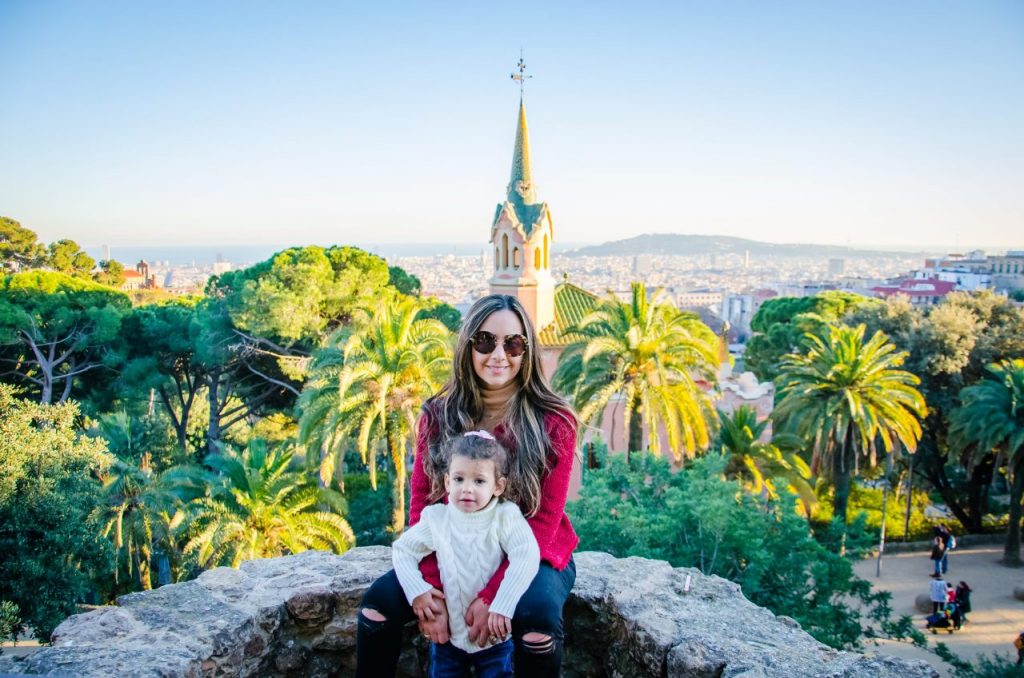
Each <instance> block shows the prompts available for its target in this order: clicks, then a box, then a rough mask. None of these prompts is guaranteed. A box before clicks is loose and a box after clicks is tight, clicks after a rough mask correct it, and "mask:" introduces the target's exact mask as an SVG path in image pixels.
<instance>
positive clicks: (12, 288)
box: [0, 271, 131, 403]
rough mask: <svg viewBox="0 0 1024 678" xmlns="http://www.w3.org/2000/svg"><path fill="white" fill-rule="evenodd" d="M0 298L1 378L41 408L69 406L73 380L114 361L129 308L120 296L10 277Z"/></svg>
mask: <svg viewBox="0 0 1024 678" xmlns="http://www.w3.org/2000/svg"><path fill="white" fill-rule="evenodd" d="M0 293H2V294H0V365H2V366H3V368H4V372H3V374H5V375H7V376H8V377H13V378H14V379H15V380H17V381H20V382H21V383H23V384H25V385H26V386H28V387H29V388H30V389H31V390H32V391H33V392H34V393H37V394H38V397H39V400H40V401H41V402H43V403H49V402H51V401H52V400H54V399H56V400H58V402H63V401H65V400H67V398H68V397H69V396H70V395H71V392H72V387H73V384H74V382H75V379H76V378H78V377H79V376H80V375H83V374H85V373H86V372H89V371H91V370H96V369H99V368H102V367H104V366H105V365H109V364H111V362H113V361H115V360H116V359H117V356H116V355H115V354H114V352H113V350H112V349H113V347H114V343H115V339H116V338H117V336H118V332H119V330H120V327H121V321H122V319H123V317H124V315H125V314H126V313H127V312H128V310H129V308H130V306H131V302H130V301H129V299H128V297H126V296H125V295H124V294H121V293H120V292H117V291H115V290H112V289H110V288H109V287H105V286H103V285H99V284H97V283H93V282H90V281H87V280H82V279H79V278H72V277H70V276H67V275H64V274H62V273H54V272H49V271H26V272H23V273H16V274H14V275H9V276H7V277H6V278H5V279H4V280H3V282H2V284H0ZM57 389H60V390H59V391H58V390H57Z"/></svg>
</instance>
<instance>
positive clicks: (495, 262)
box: [494, 246, 499, 271]
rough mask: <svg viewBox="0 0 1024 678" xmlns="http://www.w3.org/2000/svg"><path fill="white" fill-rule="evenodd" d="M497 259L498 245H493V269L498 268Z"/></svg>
mask: <svg viewBox="0 0 1024 678" xmlns="http://www.w3.org/2000/svg"><path fill="white" fill-rule="evenodd" d="M498 261H499V259H498V247H497V246H495V247H494V270H495V271H497V270H498Z"/></svg>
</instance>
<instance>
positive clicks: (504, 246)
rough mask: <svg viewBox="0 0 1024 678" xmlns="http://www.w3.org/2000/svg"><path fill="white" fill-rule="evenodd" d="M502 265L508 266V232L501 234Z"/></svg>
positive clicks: (503, 266)
mask: <svg viewBox="0 0 1024 678" xmlns="http://www.w3.org/2000/svg"><path fill="white" fill-rule="evenodd" d="M501 267H502V268H508V233H506V234H504V235H503V236H501Z"/></svg>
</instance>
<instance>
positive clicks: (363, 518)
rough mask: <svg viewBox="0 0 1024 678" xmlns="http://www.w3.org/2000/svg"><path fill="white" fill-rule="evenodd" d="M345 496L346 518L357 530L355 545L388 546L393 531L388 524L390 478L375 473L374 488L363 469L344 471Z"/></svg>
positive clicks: (392, 537)
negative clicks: (346, 501) (351, 471)
mask: <svg viewBox="0 0 1024 678" xmlns="http://www.w3.org/2000/svg"><path fill="white" fill-rule="evenodd" d="M345 498H346V499H347V500H348V515H346V516H345V518H346V519H347V520H348V524H349V525H351V526H352V531H353V532H355V533H356V545H357V546H375V545H378V546H390V545H391V542H392V540H393V539H394V535H393V534H392V533H391V530H389V529H388V526H389V525H390V524H391V482H390V479H389V478H388V477H387V476H385V475H383V474H381V475H378V476H377V490H376V491H374V489H373V487H371V486H370V476H368V475H367V474H365V473H359V474H357V473H353V474H346V475H345Z"/></svg>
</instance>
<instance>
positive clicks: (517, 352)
mask: <svg viewBox="0 0 1024 678" xmlns="http://www.w3.org/2000/svg"><path fill="white" fill-rule="evenodd" d="M502 346H503V348H504V349H505V355H507V356H508V357H510V358H518V357H519V356H521V355H523V353H525V352H526V338H525V337H523V336H522V335H520V334H513V335H512V336H509V337H505V343H504V344H503V345H502Z"/></svg>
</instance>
